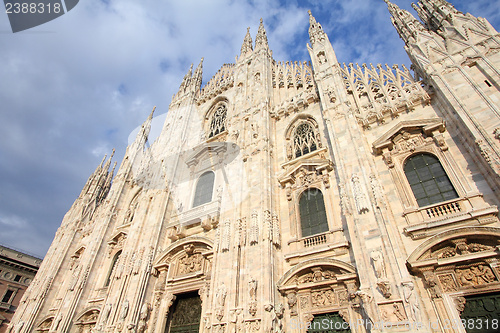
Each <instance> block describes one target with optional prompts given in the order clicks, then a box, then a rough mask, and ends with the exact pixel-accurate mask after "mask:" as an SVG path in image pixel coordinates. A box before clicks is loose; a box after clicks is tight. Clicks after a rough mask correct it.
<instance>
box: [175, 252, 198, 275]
mask: <svg viewBox="0 0 500 333" xmlns="http://www.w3.org/2000/svg"><path fill="white" fill-rule="evenodd" d="M203 260H204V259H203V255H202V254H201V253H195V254H186V255H185V256H183V257H181V258H180V259H179V261H178V263H179V270H178V275H184V274H189V273H193V272H198V271H201V269H202V267H203Z"/></svg>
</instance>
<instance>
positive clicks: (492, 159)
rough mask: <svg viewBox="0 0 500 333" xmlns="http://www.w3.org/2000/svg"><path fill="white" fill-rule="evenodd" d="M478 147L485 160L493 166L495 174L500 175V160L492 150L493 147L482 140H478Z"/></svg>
mask: <svg viewBox="0 0 500 333" xmlns="http://www.w3.org/2000/svg"><path fill="white" fill-rule="evenodd" d="M476 145H477V147H478V149H479V152H480V153H481V156H483V158H484V160H485V161H486V162H487V163H488V164H489V165H490V166H491V168H492V169H493V170H494V171H495V173H497V174H500V161H499V160H498V158H497V156H496V154H495V153H494V152H493V151H492V150H491V147H490V146H489V145H488V144H486V143H485V142H484V141H483V140H481V139H477V140H476Z"/></svg>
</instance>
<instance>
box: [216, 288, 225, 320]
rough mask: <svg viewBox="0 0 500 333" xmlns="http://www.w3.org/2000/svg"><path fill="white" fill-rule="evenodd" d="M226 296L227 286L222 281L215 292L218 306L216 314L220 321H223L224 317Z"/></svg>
mask: <svg viewBox="0 0 500 333" xmlns="http://www.w3.org/2000/svg"><path fill="white" fill-rule="evenodd" d="M226 296H227V288H226V286H225V285H224V282H222V283H221V285H220V286H219V288H217V291H216V293H215V299H216V301H217V308H216V309H215V315H216V317H217V319H218V320H219V321H221V320H222V318H223V317H224V306H225V303H226Z"/></svg>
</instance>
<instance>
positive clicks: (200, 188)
mask: <svg viewBox="0 0 500 333" xmlns="http://www.w3.org/2000/svg"><path fill="white" fill-rule="evenodd" d="M214 180H215V175H214V173H213V172H212V171H207V172H205V173H204V174H202V175H201V176H200V178H198V183H197V184H196V191H195V193H194V201H193V208H194V207H198V206H201V205H203V204H206V203H208V202H210V201H212V192H213V191H214Z"/></svg>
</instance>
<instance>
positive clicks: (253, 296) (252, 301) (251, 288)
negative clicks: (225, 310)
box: [248, 278, 257, 316]
mask: <svg viewBox="0 0 500 333" xmlns="http://www.w3.org/2000/svg"><path fill="white" fill-rule="evenodd" d="M248 296H249V302H248V312H249V313H250V314H251V315H252V316H255V314H256V313H257V281H256V280H255V279H254V278H250V280H249V281H248Z"/></svg>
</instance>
